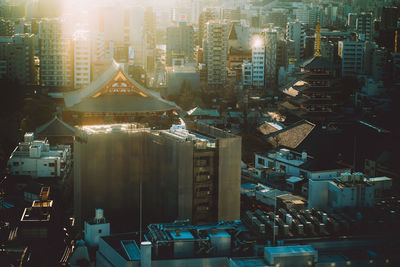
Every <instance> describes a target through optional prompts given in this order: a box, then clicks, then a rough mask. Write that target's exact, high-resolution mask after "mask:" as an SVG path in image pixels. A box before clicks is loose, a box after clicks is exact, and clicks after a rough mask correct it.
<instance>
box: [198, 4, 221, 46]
mask: <svg viewBox="0 0 400 267" xmlns="http://www.w3.org/2000/svg"><path fill="white" fill-rule="evenodd" d="M215 19H217V16H216V14H215V12H214V10H212V9H207V10H205V11H203V12H201V13H200V16H199V33H198V45H199V46H200V47H203V39H205V36H206V30H207V25H206V24H207V22H209V21H210V20H215Z"/></svg>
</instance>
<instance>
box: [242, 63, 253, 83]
mask: <svg viewBox="0 0 400 267" xmlns="http://www.w3.org/2000/svg"><path fill="white" fill-rule="evenodd" d="M242 84H243V85H244V86H251V85H253V65H252V64H251V62H249V61H247V60H245V61H243V64H242Z"/></svg>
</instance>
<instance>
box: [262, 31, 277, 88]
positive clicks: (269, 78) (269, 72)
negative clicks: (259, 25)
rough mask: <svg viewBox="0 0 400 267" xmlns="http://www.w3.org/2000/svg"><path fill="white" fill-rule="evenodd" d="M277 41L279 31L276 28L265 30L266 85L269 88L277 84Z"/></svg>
mask: <svg viewBox="0 0 400 267" xmlns="http://www.w3.org/2000/svg"><path fill="white" fill-rule="evenodd" d="M277 42H278V33H277V32H276V31H275V30H270V29H268V30H267V31H266V32H265V85H266V86H267V88H268V87H272V86H275V85H276V80H277V66H276V63H277V62H276V61H277V60H276V59H277V57H276V55H277V53H276V52H277Z"/></svg>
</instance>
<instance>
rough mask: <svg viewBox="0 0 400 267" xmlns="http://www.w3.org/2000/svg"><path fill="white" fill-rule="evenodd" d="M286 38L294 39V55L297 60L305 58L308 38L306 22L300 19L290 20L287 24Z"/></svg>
mask: <svg viewBox="0 0 400 267" xmlns="http://www.w3.org/2000/svg"><path fill="white" fill-rule="evenodd" d="M286 39H287V40H293V41H294V44H295V45H294V48H295V49H294V56H295V58H296V59H297V61H299V60H301V59H303V58H304V48H305V40H306V33H305V27H304V24H303V23H301V22H299V21H295V22H288V24H287V26H286Z"/></svg>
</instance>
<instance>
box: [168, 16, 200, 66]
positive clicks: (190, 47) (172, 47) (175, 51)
mask: <svg viewBox="0 0 400 267" xmlns="http://www.w3.org/2000/svg"><path fill="white" fill-rule="evenodd" d="M193 36H194V34H193V26H189V25H186V22H180V23H179V26H178V27H168V28H167V65H171V64H172V59H173V58H174V55H179V56H183V58H184V59H185V60H186V61H193V56H194V38H193Z"/></svg>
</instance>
